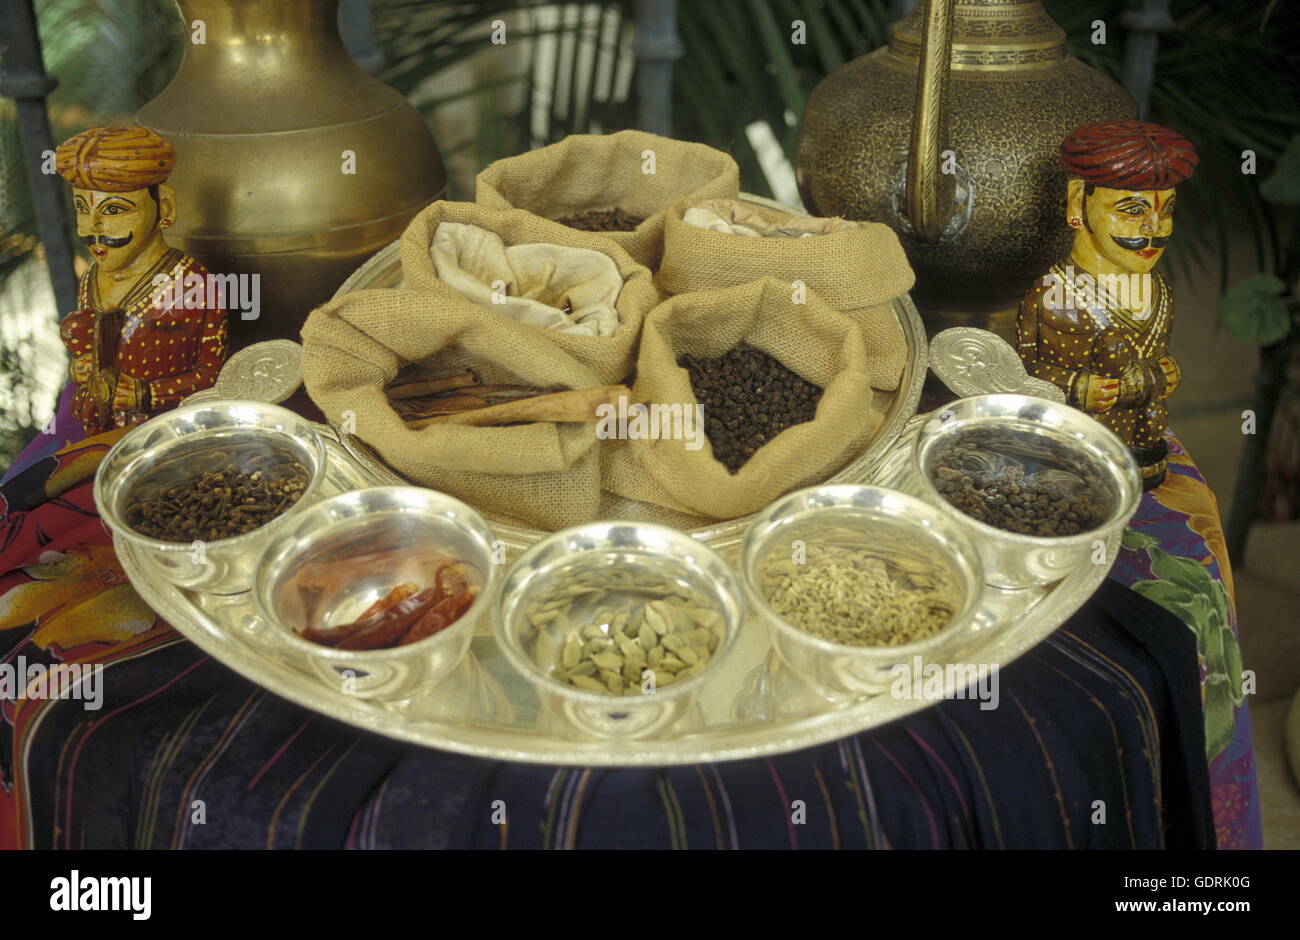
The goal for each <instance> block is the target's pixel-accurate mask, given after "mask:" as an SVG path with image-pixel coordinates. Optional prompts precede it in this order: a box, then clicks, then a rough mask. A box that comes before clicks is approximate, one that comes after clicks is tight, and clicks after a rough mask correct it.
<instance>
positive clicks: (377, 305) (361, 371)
mask: <svg viewBox="0 0 1300 940" xmlns="http://www.w3.org/2000/svg"><path fill="white" fill-rule="evenodd" d="M302 345H303V357H302V373H303V382H304V383H305V384H306V386H307V391H308V393H309V394H310V395H311V398H312V400H313V401H314V402H315V403H316V404H317V405H318V406H319V407H320V409H321V411H323V412H324V413H325V415H326V417H327V418H328V419H329V420H330V421H332V422H334V423H336V424H343V423H344V422H345V420H346V419H348V418H349V417H350V418H351V420H350V421H349V422H348V423H349V425H351V426H354V428H355V434H356V435H357V437H359V438H361V440H363V441H365V442H366V443H367V444H369V445H370V446H371V447H373V448H374V449H375V451H377V452H378V453H379V455H380V456H381V457H383V459H384V460H385V461H386V462H387V463H388V464H389V465H390V466H392V467H393V469H395V470H397V471H398V472H399V473H401V474H403V475H404V476H406V477H407V478H409V479H410V480H412V481H414V482H416V483H419V484H422V485H424V486H429V487H433V488H434V489H438V490H442V491H443V492H446V493H450V494H451V495H453V496H455V497H457V498H458V499H463V500H464V501H465V502H467V503H469V504H470V505H472V506H474V507H475V508H476V509H478V510H480V511H481V512H483V513H484V514H486V515H489V516H492V517H494V518H497V519H502V520H505V521H510V522H517V523H522V524H525V525H531V526H536V527H538V528H545V529H553V528H561V527H563V526H566V525H573V524H575V523H578V522H583V521H586V520H589V519H591V518H594V516H595V515H596V510H597V506H598V504H599V501H600V455H599V444H600V442H599V441H598V440H597V438H596V431H595V427H596V426H595V425H594V424H590V423H581V424H580V423H576V422H568V423H562V424H557V423H550V422H535V423H532V424H522V425H516V426H513V427H486V428H475V427H467V426H464V425H454V424H435V425H430V426H428V427H425V428H422V429H420V430H412V429H411V428H409V427H407V426H406V424H405V423H404V422H403V421H402V419H401V418H400V417H399V416H398V414H397V412H395V411H394V410H393V408H392V406H391V405H390V404H389V401H388V399H387V397H386V396H385V394H384V386H385V385H386V384H387V383H388V382H390V381H392V379H393V378H394V377H395V376H396V375H397V372H398V370H399V369H400V368H401V367H402V366H404V365H406V364H407V363H412V362H419V363H429V364H431V365H434V366H436V367H439V368H442V367H445V368H446V370H447V371H448V372H458V371H461V370H463V369H466V368H469V369H473V370H474V372H475V373H476V374H477V375H478V377H479V380H480V381H481V382H483V383H485V384H523V385H534V386H537V387H539V388H550V387H564V388H575V389H576V388H593V387H596V386H598V385H600V384H601V383H600V382H599V381H598V380H597V378H596V376H595V375H594V374H593V373H592V371H591V370H590V369H588V368H586V367H585V366H583V365H582V364H581V363H579V362H578V361H577V360H575V359H574V358H573V357H571V356H569V355H566V354H565V353H564V352H563V351H561V350H560V349H558V348H557V347H556V346H555V345H554V344H553V343H551V342H550V341H549V339H548V338H547V337H546V336H545V335H543V334H542V333H540V332H536V331H531V330H528V329H527V328H526V327H523V326H521V325H520V324H517V323H514V322H512V321H509V320H506V319H504V318H502V317H492V316H484V315H483V311H482V310H481V309H479V308H477V307H475V306H473V305H472V304H464V303H458V304H447V303H445V302H444V298H443V297H441V296H439V295H437V294H433V293H431V292H428V291H413V290H368V291H358V292H356V293H353V294H349V295H347V296H346V297H343V298H340V299H338V300H334V301H331V302H329V303H327V304H325V305H324V306H322V307H317V308H316V309H315V310H313V311H312V313H311V315H310V316H309V317H308V318H307V322H306V324H305V325H304V326H303V328H302ZM348 413H350V415H349V414H348Z"/></svg>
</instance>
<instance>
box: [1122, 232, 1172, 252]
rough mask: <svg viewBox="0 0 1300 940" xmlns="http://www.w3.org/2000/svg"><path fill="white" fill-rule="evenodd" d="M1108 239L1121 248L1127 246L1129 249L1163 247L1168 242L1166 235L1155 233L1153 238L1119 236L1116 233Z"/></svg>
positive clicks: (1138, 249)
mask: <svg viewBox="0 0 1300 940" xmlns="http://www.w3.org/2000/svg"><path fill="white" fill-rule="evenodd" d="M1110 240H1111V241H1113V242H1114V243H1115V244H1117V245H1119V247H1121V248H1127V249H1128V250H1129V251H1141V250H1142V249H1144V248H1163V247H1165V245H1167V244H1169V236H1168V235H1157V236H1156V237H1155V238H1121V237H1120V236H1118V235H1112V236H1111V237H1110Z"/></svg>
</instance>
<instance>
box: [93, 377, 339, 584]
mask: <svg viewBox="0 0 1300 940" xmlns="http://www.w3.org/2000/svg"><path fill="white" fill-rule="evenodd" d="M325 469H326V454H325V445H324V443H323V442H322V441H321V439H320V436H319V435H318V434H317V433H316V431H315V430H314V429H313V428H312V426H311V423H310V422H309V421H307V420H306V419H304V418H302V417H300V416H299V415H296V414H294V413H293V412H292V411H289V410H288V409H286V408H281V407H279V406H277V405H269V404H266V403H263V402H255V401H233V400H232V401H207V402H202V403H196V404H193V405H185V406H182V407H180V408H177V409H175V410H174V411H169V412H166V413H165V414H161V415H159V416H158V417H156V418H153V419H151V420H149V421H147V422H145V423H144V424H142V425H140V426H139V427H137V428H135V429H133V430H132V431H131V432H130V433H129V434H126V435H125V436H123V437H122V438H121V440H119V441H118V442H117V443H116V444H115V445H114V446H113V448H112V449H111V450H110V451H109V452H108V454H107V455H106V456H105V457H104V461H103V463H102V464H100V467H99V471H98V473H97V474H96V477H95V503H96V505H97V506H98V508H99V512H100V515H101V516H102V517H103V519H104V521H105V522H106V523H107V524H108V527H109V529H111V530H112V532H113V535H114V537H115V538H116V539H117V540H118V541H119V542H120V543H125V544H127V545H129V546H130V547H131V548H133V549H135V550H137V551H138V552H139V553H141V554H142V555H143V556H144V557H145V558H146V559H147V560H148V561H150V562H151V563H152V564H153V565H154V567H155V570H156V571H157V572H158V574H159V575H160V576H161V577H163V578H164V579H166V580H167V581H170V582H171V583H173V584H176V585H178V586H180V587H183V588H187V589H189V590H193V591H202V592H204V593H208V594H238V593H241V592H243V591H247V590H248V589H249V587H250V586H251V584H252V580H253V573H254V571H255V569H256V567H257V564H258V559H259V557H260V556H261V554H262V551H263V549H264V548H265V547H266V545H267V543H268V542H269V541H270V539H271V538H272V537H273V536H274V535H275V533H276V531H277V530H278V529H279V528H280V527H282V526H284V525H285V524H286V523H287V522H288V521H289V520H291V518H292V517H293V516H294V514H296V513H298V512H301V511H302V510H303V509H305V508H306V507H307V506H309V505H311V503H312V502H314V500H315V498H316V494H317V491H318V488H319V484H320V481H321V479H322V478H323V476H324V474H325Z"/></svg>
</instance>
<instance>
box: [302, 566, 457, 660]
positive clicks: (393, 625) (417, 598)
mask: <svg viewBox="0 0 1300 940" xmlns="http://www.w3.org/2000/svg"><path fill="white" fill-rule="evenodd" d="M472 570H473V566H472V565H469V564H468V563H466V562H460V561H448V562H446V563H444V564H442V565H441V566H439V568H438V571H437V573H436V574H435V575H434V579H433V584H432V585H430V586H428V587H426V588H423V589H421V588H419V586H418V585H416V584H413V583H411V582H409V581H404V582H402V583H401V584H398V585H396V586H395V587H393V588H391V589H390V590H389V591H388V592H387V593H386V594H385V595H384V596H383V597H381V598H380V599H379V600H377V601H375V602H374V603H373V604H371V605H370V606H369V607H368V608H366V609H365V610H364V611H362V613H361V616H360V617H358V618H357V619H356V620H352V621H349V622H348V623H343V624H336V625H334V626H329V627H325V626H315V625H312V626H308V627H307V628H306V629H305V630H303V631H302V634H301V635H302V638H303V639H305V640H310V641H311V642H313V643H319V644H321V645H322V646H333V647H336V648H338V649H341V650H378V649H389V648H391V647H394V646H407V645H409V644H411V643H418V642H419V641H420V640H424V639H427V638H428V637H431V636H433V635H434V634H436V633H439V632H441V631H442V630H445V629H446V628H447V627H450V626H451V625H452V624H453V623H455V622H456V621H457V620H459V619H460V618H461V617H463V616H464V615H465V612H466V611H467V610H469V608H470V607H471V606H472V605H473V603H474V598H475V597H476V596H477V594H478V590H477V589H476V588H475V587H473V586H472V585H471V583H470V581H471V572H472ZM304 574H305V572H304ZM298 583H299V587H301V588H307V587H309V580H305V579H304V578H303V577H302V576H300V577H299V582H298Z"/></svg>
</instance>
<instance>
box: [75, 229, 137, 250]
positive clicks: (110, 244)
mask: <svg viewBox="0 0 1300 940" xmlns="http://www.w3.org/2000/svg"><path fill="white" fill-rule="evenodd" d="M133 238H135V232H127V234H126V237H125V238H117V237H115V236H113V235H100V236H99V238H98V239H96V238H95V236H94V235H82V236H81V240H82V241H83V242H85V243H86V244H87V245H93V244H95V242H96V241H97V240H98V242H99V243H100V244H101V245H103V246H104V247H105V248H121V247H122V246H123V245H129V244H131V239H133Z"/></svg>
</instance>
